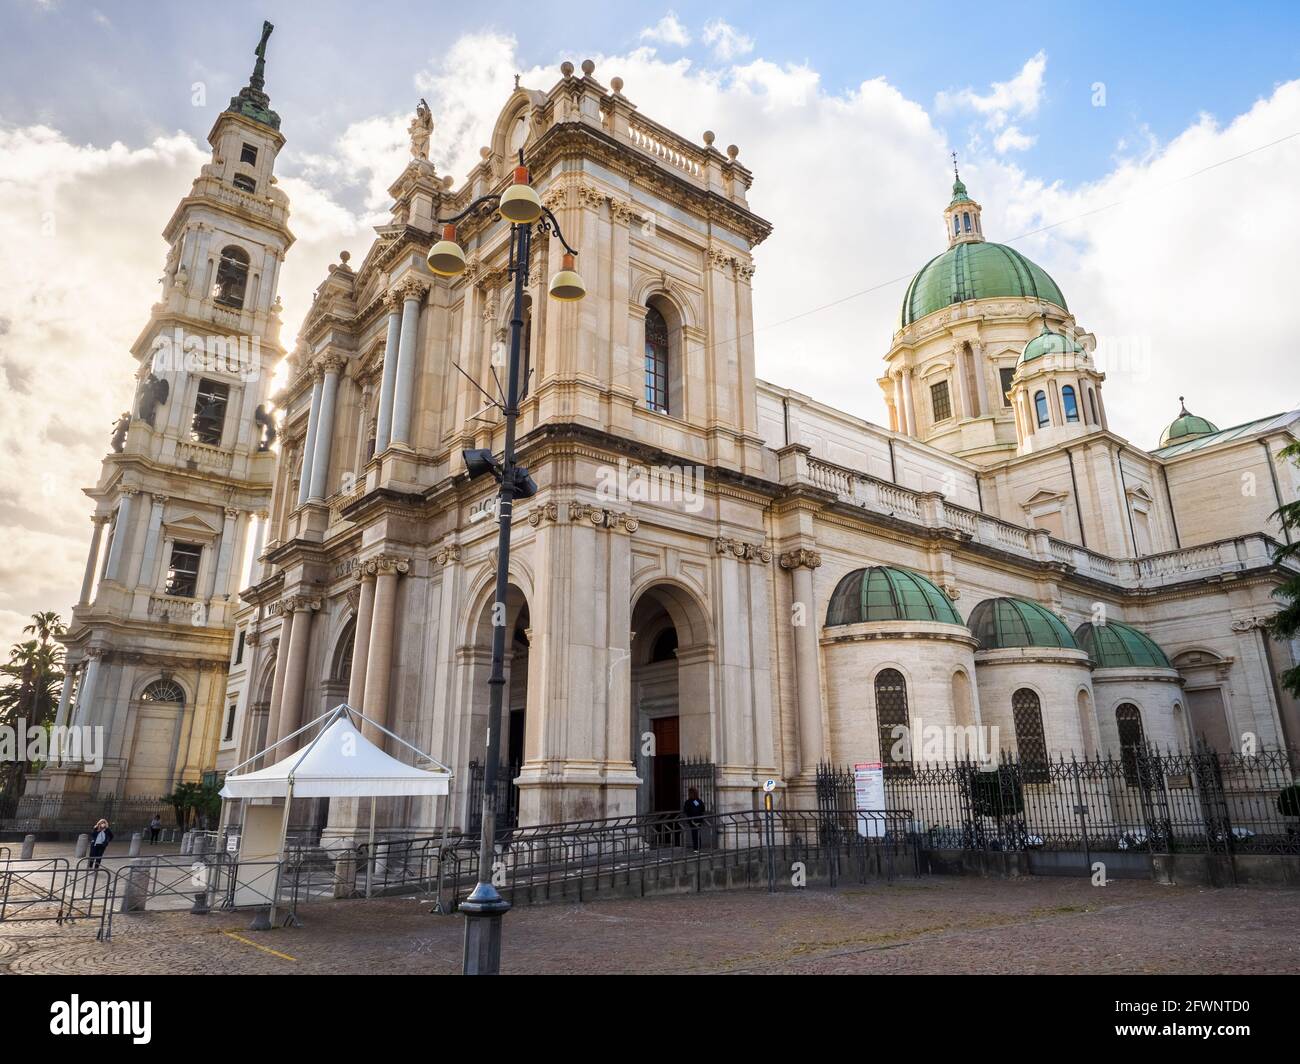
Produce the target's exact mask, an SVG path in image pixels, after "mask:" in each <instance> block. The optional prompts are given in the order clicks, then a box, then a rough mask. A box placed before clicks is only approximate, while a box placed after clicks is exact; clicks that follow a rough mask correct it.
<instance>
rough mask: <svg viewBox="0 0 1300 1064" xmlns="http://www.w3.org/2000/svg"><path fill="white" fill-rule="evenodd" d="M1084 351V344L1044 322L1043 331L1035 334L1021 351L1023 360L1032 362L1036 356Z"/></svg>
mask: <svg viewBox="0 0 1300 1064" xmlns="http://www.w3.org/2000/svg"><path fill="white" fill-rule="evenodd" d="M1083 353H1084V348H1083V344H1081V343H1079V342H1078V341H1077V340H1072V339H1070V337H1068V336H1065V335H1063V334H1061V333H1058V332H1052V330H1051V329H1049V328H1048V327H1047V323H1046V322H1044V323H1043V331H1042V332H1040V333H1039V334H1038V335H1037V336H1035V337H1034V338H1033V339H1032V340H1030V341H1029V343H1027V344H1025V349H1024V350H1023V351H1021V352H1020V359H1019V361H1021V362H1032V361H1034V359H1036V358H1042V357H1043V356H1044V355H1064V354H1076V355H1081V354H1083Z"/></svg>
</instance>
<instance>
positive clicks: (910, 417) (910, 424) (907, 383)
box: [899, 369, 917, 437]
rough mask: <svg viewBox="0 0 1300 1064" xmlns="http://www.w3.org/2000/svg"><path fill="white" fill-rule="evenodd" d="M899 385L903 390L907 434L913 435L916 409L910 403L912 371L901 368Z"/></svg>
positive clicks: (914, 432)
mask: <svg viewBox="0 0 1300 1064" xmlns="http://www.w3.org/2000/svg"><path fill="white" fill-rule="evenodd" d="M899 387H900V388H902V390H903V415H904V417H905V419H906V422H907V434H908V435H909V436H913V437H915V436H916V435H917V432H916V409H915V407H914V406H913V403H912V371H911V370H910V369H905V370H903V373H902V377H901V378H900V380H899Z"/></svg>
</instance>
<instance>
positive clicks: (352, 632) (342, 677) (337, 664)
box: [330, 617, 357, 708]
mask: <svg viewBox="0 0 1300 1064" xmlns="http://www.w3.org/2000/svg"><path fill="white" fill-rule="evenodd" d="M356 642H357V621H356V618H355V617H354V618H353V619H352V620H350V621H348V624H347V627H346V628H345V629H344V630H343V635H342V636H341V637H340V638H339V641H338V643H337V644H335V648H334V665H333V667H332V668H331V669H330V679H331V680H334V681H336V682H346V681H348V680H350V679H352V652H353V649H354V648H355V646H356ZM354 708H355V707H354Z"/></svg>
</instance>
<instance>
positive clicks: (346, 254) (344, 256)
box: [339, 251, 352, 265]
mask: <svg viewBox="0 0 1300 1064" xmlns="http://www.w3.org/2000/svg"><path fill="white" fill-rule="evenodd" d="M350 258H352V252H350V251H340V252H339V262H341V263H343V264H344V265H347V261H348V259H350Z"/></svg>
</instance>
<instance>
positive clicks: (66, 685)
mask: <svg viewBox="0 0 1300 1064" xmlns="http://www.w3.org/2000/svg"><path fill="white" fill-rule="evenodd" d="M79 668H81V664H80V663H79V662H78V663H76V664H70V665H68V667H67V668H66V669H65V670H64V672H63V687H62V688H61V689H60V691H59V711H58V712H57V713H55V715H54V723H55V725H56V726H59V727H62V726H65V725H66V724H67V723H68V705H69V703H70V702H71V701H72V688H73V687H74V686H75V685H76V682H77V670H78V669H79Z"/></svg>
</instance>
